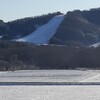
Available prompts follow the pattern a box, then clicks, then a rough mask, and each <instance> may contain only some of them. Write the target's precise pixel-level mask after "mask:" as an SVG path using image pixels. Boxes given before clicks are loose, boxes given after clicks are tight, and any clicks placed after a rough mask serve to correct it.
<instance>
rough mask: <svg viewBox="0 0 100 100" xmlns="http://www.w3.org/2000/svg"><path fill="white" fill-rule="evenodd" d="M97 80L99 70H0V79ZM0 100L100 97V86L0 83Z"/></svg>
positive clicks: (98, 99)
mask: <svg viewBox="0 0 100 100" xmlns="http://www.w3.org/2000/svg"><path fill="white" fill-rule="evenodd" d="M25 81H27V82H46V81H47V82H100V70H19V71H14V72H11V71H7V72H0V82H25ZM0 100H100V86H99V85H61V86H60V85H58V86H56V85H0Z"/></svg>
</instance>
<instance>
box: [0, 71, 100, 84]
mask: <svg viewBox="0 0 100 100" xmlns="http://www.w3.org/2000/svg"><path fill="white" fill-rule="evenodd" d="M99 73H100V71H98V70H97V71H96V70H95V71H94V70H22V71H21V70H19V71H14V72H11V71H8V72H0V82H80V81H83V80H86V79H88V78H90V77H94V76H95V75H99ZM98 80H99V82H100V79H98Z"/></svg>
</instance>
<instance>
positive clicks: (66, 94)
mask: <svg viewBox="0 0 100 100" xmlns="http://www.w3.org/2000/svg"><path fill="white" fill-rule="evenodd" d="M0 100H100V87H99V86H0Z"/></svg>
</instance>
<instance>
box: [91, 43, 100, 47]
mask: <svg viewBox="0 0 100 100" xmlns="http://www.w3.org/2000/svg"><path fill="white" fill-rule="evenodd" d="M99 46H100V43H99V42H98V43H95V44H93V45H91V46H90V47H94V48H97V47H99Z"/></svg>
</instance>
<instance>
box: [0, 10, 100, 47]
mask: <svg viewBox="0 0 100 100" xmlns="http://www.w3.org/2000/svg"><path fill="white" fill-rule="evenodd" d="M0 35H1V36H2V39H3V40H4V39H5V40H6V39H9V40H17V41H24V42H32V43H34V44H56V45H67V46H75V47H76V46H81V47H84V46H91V45H93V44H96V43H99V41H100V8H97V9H90V10H84V11H80V10H74V11H69V12H67V14H65V15H63V14H62V13H60V12H57V13H52V14H47V15H42V16H38V17H34V18H32V17H30V18H24V19H19V20H15V21H12V22H8V23H4V22H3V21H2V20H1V21H0Z"/></svg>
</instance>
